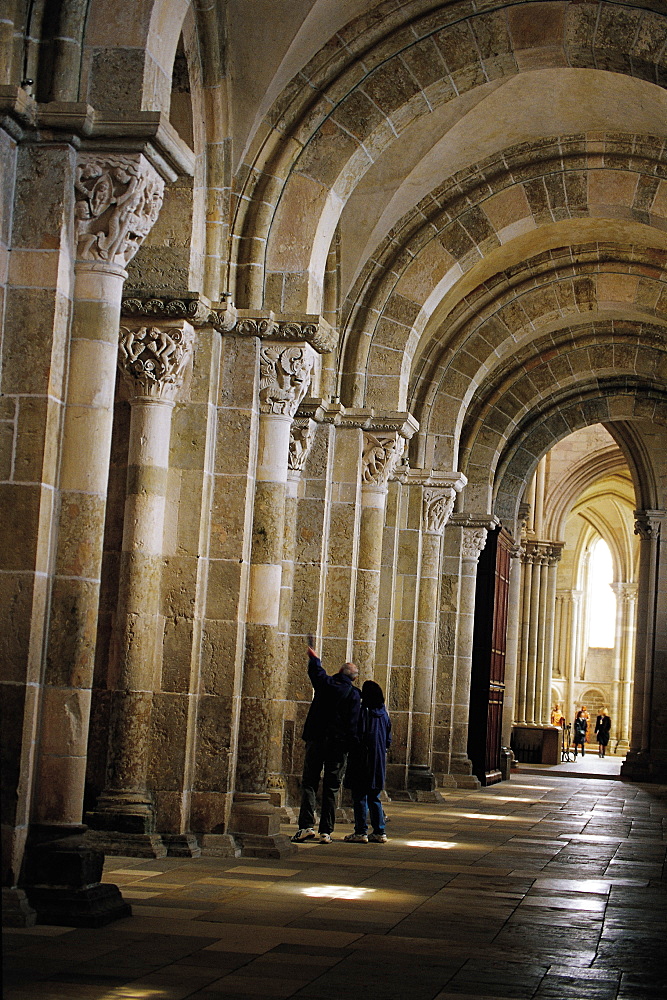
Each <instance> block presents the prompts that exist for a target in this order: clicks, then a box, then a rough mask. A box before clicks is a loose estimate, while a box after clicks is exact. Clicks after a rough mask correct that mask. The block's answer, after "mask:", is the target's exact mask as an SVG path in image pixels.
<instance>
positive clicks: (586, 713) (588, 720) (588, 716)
mask: <svg viewBox="0 0 667 1000" xmlns="http://www.w3.org/2000/svg"><path fill="white" fill-rule="evenodd" d="M581 711H582V712H583V713H584V718H585V720H586V742H587V743H588V730H589V728H590V725H591V713H590V712H589V711H588V709H587V708H586V706H585V705H582V706H581Z"/></svg>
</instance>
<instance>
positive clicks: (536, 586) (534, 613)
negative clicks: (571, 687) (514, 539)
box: [526, 542, 544, 726]
mask: <svg viewBox="0 0 667 1000" xmlns="http://www.w3.org/2000/svg"><path fill="white" fill-rule="evenodd" d="M528 545H529V547H530V549H529V552H528V553H527V555H528V556H529V558H530V575H531V583H530V606H529V608H528V616H529V618H528V658H527V663H526V722H527V724H528V725H529V726H532V725H536V724H537V722H538V719H537V713H536V698H537V657H538V649H539V634H540V633H539V621H540V598H541V594H542V586H541V584H542V566H543V562H544V555H543V552H542V550H541V548H539V547H538V546H537V545H536V544H535V543H534V542H529V543H528Z"/></svg>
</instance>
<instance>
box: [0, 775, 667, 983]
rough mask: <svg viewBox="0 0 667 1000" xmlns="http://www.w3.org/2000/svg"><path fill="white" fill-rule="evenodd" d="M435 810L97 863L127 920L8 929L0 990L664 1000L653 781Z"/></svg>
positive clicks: (662, 826)
mask: <svg viewBox="0 0 667 1000" xmlns="http://www.w3.org/2000/svg"><path fill="white" fill-rule="evenodd" d="M443 798H444V801H443V802H442V803H438V804H428V805H427V804H405V803H400V804H399V803H391V805H390V806H389V807H388V810H389V823H388V826H387V830H388V832H389V834H390V838H391V839H390V840H389V842H388V843H387V844H385V845H381V844H368V845H365V844H345V843H343V842H342V837H343V836H344V834H346V833H348V832H349V830H350V827H346V826H341V827H339V828H338V829H337V830H336V833H335V837H336V839H335V841H334V843H332V844H331V845H320V844H312V845H307V846H306V845H304V846H301V847H300V848H299V852H298V854H297V855H296V856H294V857H291V858H287V859H284V860H282V861H255V860H249V859H236V860H234V859H231V860H230V859H224V858H201V859H193V860H182V859H176V858H170V859H167V860H161V861H146V860H139V859H136V858H110V859H109V860H108V863H107V868H106V878H107V879H108V880H109V881H114V882H116V883H119V884H121V885H122V886H123V892H124V894H125V895H126V897H127V899H128V900H130V901H131V902H132V904H133V908H134V915H133V916H132V917H130V918H127V919H125V920H122V921H118V922H117V923H115V924H112V925H110V926H108V927H105V928H103V929H101V930H80V929H79V930H74V929H69V928H62V927H36V928H32V929H26V930H14V929H12V930H7V931H6V933H5V945H6V956H5V963H4V975H5V992H4V996H5V998H6V1000H33V998H35V997H39V998H49V1000H115V998H123V1000H133V998H136V1000H180V998H185V997H188V998H199V1000H216V998H225V1000H250V998H253V997H267V998H284V997H299V998H300V1000H348V998H350V1000H352V998H354V1000H357V998H358V997H359V996H360V994H364V995H366V996H369V997H372V998H373V1000H403V998H409V1000H472V998H475V1000H477V998H485V1000H493V998H499V997H503V998H510V1000H511V998H515V1000H519V998H520V1000H524V998H530V997H535V998H545V1000H546V998H553V1000H567V998H576V1000H588V998H590V1000H593V998H595V1000H658V998H661V997H667V963H666V962H665V950H666V949H667V893H666V891H665V888H666V885H667V882H666V874H667V872H666V870H665V847H666V843H667V786H662V787H656V786H649V785H632V784H628V783H626V782H621V781H619V780H610V777H598V776H596V777H593V778H588V779H586V778H582V777H569V776H566V777H564V776H555V775H552V774H548V773H545V774H534V773H532V772H531V773H523V772H520V773H518V774H513V776H512V779H511V781H509V782H503V783H502V784H500V785H495V786H493V787H491V788H488V789H485V790H482V791H480V792H474V791H447V792H445V793H444V796H443ZM286 829H287V828H286Z"/></svg>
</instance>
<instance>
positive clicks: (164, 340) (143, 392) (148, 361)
mask: <svg viewBox="0 0 667 1000" xmlns="http://www.w3.org/2000/svg"><path fill="white" fill-rule="evenodd" d="M193 345H194V330H193V328H192V326H191V325H190V323H186V322H184V321H181V322H180V323H172V324H171V325H166V324H164V325H160V326H159V327H158V326H139V327H136V326H131V327H130V326H122V327H121V329H120V337H119V342H118V367H119V369H120V371H121V373H122V375H123V377H124V380H125V382H126V384H127V385H129V387H130V391H131V392H132V395H133V396H135V397H136V396H139V397H144V398H146V399H162V400H174V399H175V398H176V395H177V394H178V391H179V389H180V388H181V386H182V384H183V378H184V375H185V371H186V368H187V365H188V363H189V361H190V358H191V357H192V349H193Z"/></svg>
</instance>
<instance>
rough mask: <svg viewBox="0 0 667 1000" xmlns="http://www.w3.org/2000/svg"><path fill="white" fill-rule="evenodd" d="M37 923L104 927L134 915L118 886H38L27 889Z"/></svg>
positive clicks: (101, 884) (104, 884)
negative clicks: (83, 887)
mask: <svg viewBox="0 0 667 1000" xmlns="http://www.w3.org/2000/svg"><path fill="white" fill-rule="evenodd" d="M28 895H29V899H30V902H31V904H32V905H33V906H34V907H35V910H36V911H37V923H39V924H55V925H56V926H58V927H104V926H106V924H110V923H111V922H112V921H114V920H121V919H122V918H123V917H131V916H132V907H131V906H130V904H129V903H126V902H125V900H124V899H123V897H122V896H121V894H120V889H119V888H118V886H117V885H111V884H106V883H99V884H98V885H93V886H89V887H88V888H86V889H67V888H61V887H54V888H49V887H45V886H35V887H33V888H31V889H29V890H28Z"/></svg>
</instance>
